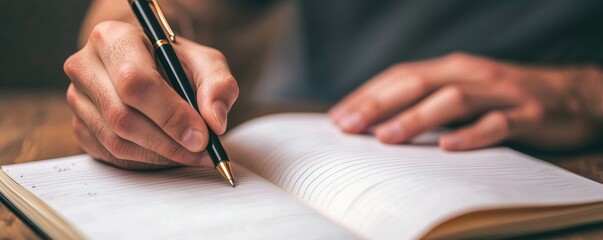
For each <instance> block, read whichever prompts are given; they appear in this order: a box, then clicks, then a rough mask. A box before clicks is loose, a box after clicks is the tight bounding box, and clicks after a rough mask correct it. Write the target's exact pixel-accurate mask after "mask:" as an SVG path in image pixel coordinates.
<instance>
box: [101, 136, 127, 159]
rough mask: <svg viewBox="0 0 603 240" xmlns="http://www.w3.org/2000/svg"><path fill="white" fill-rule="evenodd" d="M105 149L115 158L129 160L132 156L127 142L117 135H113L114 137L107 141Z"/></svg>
mask: <svg viewBox="0 0 603 240" xmlns="http://www.w3.org/2000/svg"><path fill="white" fill-rule="evenodd" d="M105 148H107V150H108V151H109V153H111V155H112V156H114V157H115V158H119V159H127V158H128V157H129V155H130V154H129V151H128V148H127V145H126V141H125V140H123V139H122V138H120V137H118V136H117V135H113V137H110V138H108V139H106V141H105Z"/></svg>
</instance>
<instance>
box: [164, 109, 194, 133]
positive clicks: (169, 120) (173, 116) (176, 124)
mask: <svg viewBox="0 0 603 240" xmlns="http://www.w3.org/2000/svg"><path fill="white" fill-rule="evenodd" d="M187 113H188V111H173V112H171V113H170V114H167V115H166V116H165V118H164V119H163V121H161V122H160V126H161V128H163V129H165V130H166V131H168V132H169V131H172V132H173V131H174V130H175V129H181V128H183V126H187V122H188V114H187Z"/></svg>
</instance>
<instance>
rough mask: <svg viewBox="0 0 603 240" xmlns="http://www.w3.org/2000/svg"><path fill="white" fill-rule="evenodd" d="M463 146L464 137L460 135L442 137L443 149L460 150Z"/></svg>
mask: <svg viewBox="0 0 603 240" xmlns="http://www.w3.org/2000/svg"><path fill="white" fill-rule="evenodd" d="M462 144H463V137H462V136H460V135H458V134H451V135H446V136H443V137H442V145H443V146H442V147H444V148H445V149H450V150H453V149H458V148H460V147H461V145H462Z"/></svg>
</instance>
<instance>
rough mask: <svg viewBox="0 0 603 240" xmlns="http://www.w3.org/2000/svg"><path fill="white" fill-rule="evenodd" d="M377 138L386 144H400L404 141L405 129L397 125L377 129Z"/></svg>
mask: <svg viewBox="0 0 603 240" xmlns="http://www.w3.org/2000/svg"><path fill="white" fill-rule="evenodd" d="M376 135H377V137H378V138H379V139H380V140H381V141H383V142H385V143H398V142H400V141H402V140H404V129H402V126H400V124H397V123H393V124H388V125H385V126H383V127H380V128H377V131H376Z"/></svg>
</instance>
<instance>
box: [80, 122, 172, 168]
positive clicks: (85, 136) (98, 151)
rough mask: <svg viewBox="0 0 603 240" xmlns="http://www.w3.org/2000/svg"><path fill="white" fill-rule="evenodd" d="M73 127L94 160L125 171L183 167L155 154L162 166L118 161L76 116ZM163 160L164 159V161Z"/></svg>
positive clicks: (83, 146) (81, 143)
mask: <svg viewBox="0 0 603 240" xmlns="http://www.w3.org/2000/svg"><path fill="white" fill-rule="evenodd" d="M72 125H73V129H74V131H75V135H76V137H77V139H78V141H79V142H80V145H81V146H82V148H83V149H84V151H86V152H87V153H88V154H90V155H91V156H92V157H93V158H95V159H98V160H101V161H103V162H106V163H109V164H111V165H114V166H117V167H120V168H124V169H157V168H165V167H172V166H181V164H179V163H176V162H173V161H170V160H169V159H165V158H163V157H162V156H159V155H157V154H155V156H151V157H158V160H157V161H155V162H160V164H151V163H146V162H138V161H131V160H123V159H118V158H116V157H115V156H113V155H112V154H111V153H110V152H109V151H108V150H107V149H106V148H105V147H104V146H103V145H102V144H101V143H100V142H98V141H97V140H96V138H95V136H94V135H93V134H92V132H91V131H90V129H88V127H86V125H85V124H84V123H83V122H82V121H81V120H80V119H79V118H77V117H76V116H73V118H72ZM162 158H163V159H162Z"/></svg>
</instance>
